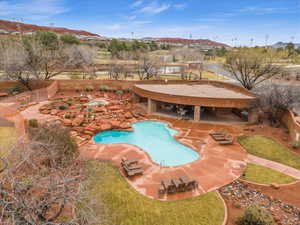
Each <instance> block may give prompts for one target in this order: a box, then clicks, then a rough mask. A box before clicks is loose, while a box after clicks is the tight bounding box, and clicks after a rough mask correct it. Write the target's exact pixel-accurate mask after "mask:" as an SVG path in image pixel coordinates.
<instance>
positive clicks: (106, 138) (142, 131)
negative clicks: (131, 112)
mask: <svg viewBox="0 0 300 225" xmlns="http://www.w3.org/2000/svg"><path fill="white" fill-rule="evenodd" d="M133 128H134V132H127V131H105V132H102V133H99V134H97V135H96V136H95V137H94V141H95V142H97V143H103V144H120V143H127V144H132V145H136V146H138V147H140V148H141V149H143V150H144V151H145V152H147V153H148V154H149V155H150V157H151V158H152V160H153V161H154V162H156V163H158V164H162V165H163V166H179V165H183V164H187V163H191V162H193V161H195V160H197V159H199V158H200V155H199V153H197V152H196V151H194V150H193V149H191V148H189V147H187V146H185V145H183V144H180V143H179V142H177V141H176V140H175V139H174V138H173V136H174V135H175V134H176V133H177V131H176V130H174V129H171V128H169V127H168V125H167V124H165V123H161V122H154V121H144V122H138V123H135V124H133Z"/></svg>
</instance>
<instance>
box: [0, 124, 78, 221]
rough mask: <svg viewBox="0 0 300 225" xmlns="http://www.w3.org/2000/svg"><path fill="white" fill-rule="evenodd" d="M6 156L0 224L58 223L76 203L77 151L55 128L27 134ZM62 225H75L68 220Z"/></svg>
mask: <svg viewBox="0 0 300 225" xmlns="http://www.w3.org/2000/svg"><path fill="white" fill-rule="evenodd" d="M30 133H31V135H30V139H29V140H24V142H22V143H19V144H18V145H17V146H16V147H15V148H14V149H13V150H12V152H11V155H10V156H8V159H9V166H8V168H7V169H6V170H5V171H4V172H3V173H2V174H1V180H0V221H1V222H2V224H4V225H6V224H7V225H8V224H13V225H18V224H26V225H46V224H53V225H55V224H61V223H59V222H58V219H59V218H60V217H61V216H63V215H64V212H65V209H66V208H68V207H71V205H72V203H73V202H74V201H75V200H76V190H77V184H78V182H79V181H80V180H81V179H82V172H81V166H80V162H79V161H77V160H76V156H77V150H76V149H77V148H76V146H75V145H74V143H73V142H72V140H71V138H70V134H69V133H68V132H66V130H65V129H63V128H61V127H60V126H58V125H53V126H52V125H51V126H50V125H49V126H48V125H46V126H41V127H40V128H36V129H35V130H34V132H32V131H31V132H30ZM65 224H76V223H75V220H73V219H72V218H71V219H69V221H67V222H66V223H65Z"/></svg>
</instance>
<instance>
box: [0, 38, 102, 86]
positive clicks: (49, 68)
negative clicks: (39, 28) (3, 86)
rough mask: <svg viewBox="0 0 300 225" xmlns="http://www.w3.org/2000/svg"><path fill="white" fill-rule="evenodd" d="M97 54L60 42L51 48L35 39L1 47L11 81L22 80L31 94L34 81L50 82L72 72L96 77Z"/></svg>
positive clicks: (12, 41)
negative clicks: (78, 71)
mask: <svg viewBox="0 0 300 225" xmlns="http://www.w3.org/2000/svg"><path fill="white" fill-rule="evenodd" d="M96 54H97V52H96V49H95V48H93V47H90V46H84V45H64V44H63V43H61V42H58V43H57V44H56V45H55V46H54V47H53V46H52V45H51V47H49V46H47V45H45V44H43V43H42V42H41V41H40V40H39V39H35V38H23V39H21V40H19V39H18V40H11V39H5V40H3V41H2V42H1V43H0V59H1V63H0V67H1V68H2V69H3V71H4V73H5V75H6V76H7V77H8V78H9V79H13V80H18V81H20V82H21V83H22V84H23V85H24V86H25V87H27V88H28V89H29V90H31V87H30V81H31V80H49V79H51V78H53V77H55V76H57V75H59V74H61V73H62V72H64V71H66V70H67V69H68V68H74V67H76V68H80V69H83V70H84V71H88V73H89V74H94V75H95V73H94V72H93V71H95V70H94V58H95V56H96ZM91 71H92V72H91Z"/></svg>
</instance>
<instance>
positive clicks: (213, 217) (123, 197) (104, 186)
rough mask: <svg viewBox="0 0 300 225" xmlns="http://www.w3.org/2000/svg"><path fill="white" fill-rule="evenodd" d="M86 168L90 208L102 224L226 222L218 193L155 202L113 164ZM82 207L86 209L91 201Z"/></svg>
mask: <svg viewBox="0 0 300 225" xmlns="http://www.w3.org/2000/svg"><path fill="white" fill-rule="evenodd" d="M86 166H87V168H88V171H89V172H88V177H89V178H88V179H87V181H86V183H85V184H84V186H83V187H84V190H86V191H85V194H86V195H88V196H91V198H92V200H91V201H93V202H90V203H89V204H88V205H93V208H96V209H98V211H99V213H98V215H100V214H103V215H104V218H103V220H102V221H105V222H103V223H100V222H99V223H98V224H105V225H121V224H122V225H142V224H143V225H154V224H155V225H156V224H157V225H183V224H187V225H219V224H222V222H223V219H224V207H223V203H222V200H221V199H220V198H219V197H218V195H217V194H216V193H214V192H211V193H208V194H205V195H202V196H199V197H195V198H192V199H188V200H182V201H172V202H166V201H159V200H153V199H150V198H147V197H145V196H143V195H141V194H139V193H138V192H136V191H135V190H134V189H133V188H132V187H131V186H130V185H129V184H128V183H127V181H126V180H125V179H124V178H123V177H122V176H121V175H120V173H119V171H118V169H116V168H113V167H112V166H110V165H109V164H105V163H101V162H99V161H89V162H87V164H86ZM102 202H103V203H104V207H101V203H102ZM95 203H96V204H95ZM78 204H79V205H78ZM78 204H77V207H79V208H82V207H83V204H87V202H86V201H85V203H78ZM97 204H99V205H97ZM77 212H78V211H77Z"/></svg>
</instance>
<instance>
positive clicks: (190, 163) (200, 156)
mask: <svg viewBox="0 0 300 225" xmlns="http://www.w3.org/2000/svg"><path fill="white" fill-rule="evenodd" d="M144 121H152V122H161V123H165V124H166V125H167V126H168V127H169V128H171V129H173V130H175V131H177V133H176V134H174V135H172V137H173V138H174V140H175V141H177V142H178V143H180V144H182V145H184V146H186V147H188V148H191V150H193V151H194V152H196V153H198V154H199V158H198V159H196V160H194V161H192V162H189V163H185V164H181V165H176V166H162V165H161V164H159V163H157V162H155V161H154V160H153V159H152V157H151V156H150V154H149V153H148V152H146V151H145V150H143V149H142V148H140V147H139V146H137V145H134V144H129V143H116V144H104V143H98V142H96V141H95V140H94V137H95V136H96V135H95V136H93V138H92V139H91V141H92V143H93V144H95V145H106V146H110V145H111V146H118V145H128V146H134V147H135V148H137V149H138V150H139V151H142V152H143V153H145V154H146V156H147V158H148V159H149V160H150V161H151V162H152V163H153V164H154V165H157V166H159V167H161V168H166V169H167V168H179V167H182V166H188V165H193V164H195V163H197V162H199V161H201V160H202V158H203V157H202V156H203V155H202V150H203V149H199V150H198V149H197V148H196V147H195V146H193V145H192V144H188V143H184V142H182V141H181V140H180V139H179V138H180V135H181V134H182V133H183V131H182V129H181V128H176V127H174V126H173V124H172V123H170V122H168V121H165V120H159V119H143V120H140V121H137V122H134V123H131V126H132V125H133V124H135V123H139V122H144ZM127 132H134V128H133V127H132V131H127ZM100 133H102V132H100Z"/></svg>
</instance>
